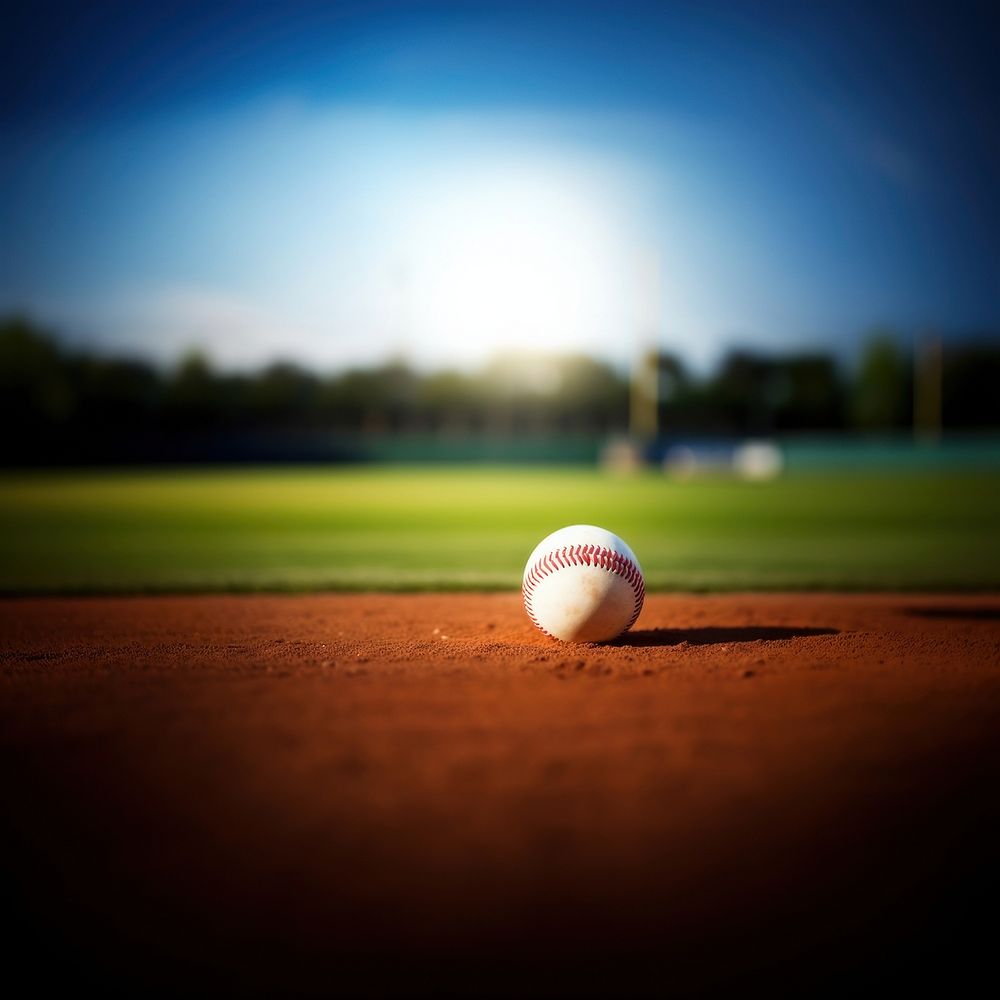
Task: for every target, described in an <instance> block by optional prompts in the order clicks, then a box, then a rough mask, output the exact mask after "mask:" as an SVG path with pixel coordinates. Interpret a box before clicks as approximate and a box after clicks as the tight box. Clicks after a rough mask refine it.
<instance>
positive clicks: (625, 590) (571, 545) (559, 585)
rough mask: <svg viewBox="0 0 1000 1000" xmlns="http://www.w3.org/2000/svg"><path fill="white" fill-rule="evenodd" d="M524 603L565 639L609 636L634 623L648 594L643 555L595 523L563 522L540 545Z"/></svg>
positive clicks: (527, 572)
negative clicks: (641, 562) (638, 556)
mask: <svg viewBox="0 0 1000 1000" xmlns="http://www.w3.org/2000/svg"><path fill="white" fill-rule="evenodd" d="M521 593H522V594H523V596H524V609H525V611H527V612H528V617H529V618H530V619H531V620H532V621H533V622H534V623H535V624H536V625H537V626H538V627H539V628H540V629H541V630H542V631H543V632H545V633H546V635H550V636H552V637H553V638H556V639H562V640H564V641H566V642H607V641H608V640H609V639H614V638H615V636H618V635H621V633H622V632H624V631H626V630H627V629H630V628H631V627H632V626H633V625H634V624H635V620H636V618H638V617H639V612H640V611H641V610H642V602H643V598H644V597H645V594H646V586H645V581H644V580H643V576H642V570H641V569H640V568H639V560H638V559H636V557H635V554H634V553H633V552H632V550H631V549H630V548H629V547H628V546H627V545H626V544H625V543H624V542H623V541H622V540H621V539H620V538H619V537H618V536H617V535H613V534H612V533H611V532H610V531H605V530H604V528H595V527H594V526H593V525H591V524H574V525H571V526H570V527H568V528H560V529H559V530H558V531H554V532H553V533H552V534H551V535H549V536H548V537H547V538H543V539H542V541H541V542H539V543H538V545H537V546H535V550H534V552H532V553H531V555H530V556H529V557H528V563H527V565H526V566H525V567H524V578H523V580H522V582H521Z"/></svg>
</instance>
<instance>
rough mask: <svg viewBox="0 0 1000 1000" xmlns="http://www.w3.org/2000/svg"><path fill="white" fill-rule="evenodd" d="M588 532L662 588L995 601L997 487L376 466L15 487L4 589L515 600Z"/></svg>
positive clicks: (49, 479)
mask: <svg viewBox="0 0 1000 1000" xmlns="http://www.w3.org/2000/svg"><path fill="white" fill-rule="evenodd" d="M573 522H591V523H596V524H600V525H603V526H605V527H607V528H610V529H611V530H612V531H615V532H617V533H619V534H621V535H622V536H623V537H624V538H625V539H626V540H627V541H628V542H629V543H630V544H631V545H632V547H633V548H634V549H635V551H636V553H637V555H638V556H639V559H640V561H641V562H642V564H643V568H644V569H645V571H646V577H647V581H648V584H649V586H650V587H651V588H652V589H663V590H671V589H743V588H747V589H751V588H786V587H787V588H824V587H828V588H839V589H860V588H900V589H917V588H962V589H977V588H978V589H985V588H1000V475H996V474H988V473H978V474H971V473H970V474H960V473H948V474H936V475H929V474H917V473H912V474H905V475H901V474H894V475H881V476H879V475H870V474H865V475H863V476H861V475H838V476H826V475H824V476H818V475H808V476H807V475H804V474H802V475H791V476H786V477H784V478H782V479H779V480H776V481H773V482H770V483H743V482H738V481H734V480H729V479H721V478H720V479H703V480H695V481H689V482H675V481H672V480H670V479H667V478H665V477H663V476H661V475H658V474H655V473H649V474H645V475H641V476H637V477H634V478H616V477H614V476H611V475H607V474H602V473H599V472H596V471H589V470H581V469H557V470H533V469H509V468H482V467H478V468H477V467H467V468H426V467H424V468H405V467H394V468H386V467H378V468H361V469H359V468H350V469H344V468H337V469H307V470H302V469H294V470H289V469H232V470H208V471H206V470H193V471H176V470H167V471H138V472H137V471H125V472H44V473H30V474H29V473H18V474H7V475H6V476H4V477H3V478H2V479H0V590H2V591H3V592H5V593H39V592H100V591H117V592H122V591H124V592H129V591H191V590H258V589H261V590H311V589H322V588H336V589H390V590H406V589H432V588H441V589H462V588H509V587H510V588H512V587H517V586H519V584H520V577H521V571H522V568H523V565H524V562H525V559H526V558H527V556H528V553H529V552H530V551H531V549H532V547H533V546H534V545H535V543H536V542H537V541H539V540H540V539H541V538H542V537H543V536H544V535H545V534H547V533H548V532H550V531H552V530H554V529H555V528H558V527H561V526H562V525H564V524H569V523H573Z"/></svg>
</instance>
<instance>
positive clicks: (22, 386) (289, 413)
mask: <svg viewBox="0 0 1000 1000" xmlns="http://www.w3.org/2000/svg"><path fill="white" fill-rule="evenodd" d="M646 364H647V368H648V373H649V374H650V375H651V379H652V381H650V380H643V383H642V384H646V385H647V389H646V391H653V390H652V389H651V388H649V386H650V385H655V395H656V399H657V400H658V402H657V409H658V414H657V416H658V425H659V427H660V429H661V432H662V433H664V434H668V435H674V434H681V435H683V434H730V435H754V434H772V433H782V432H794V431H847V430H854V431H902V430H906V429H908V428H910V427H911V426H912V420H913V411H914V395H915V391H916V390H915V381H914V361H913V356H912V353H911V351H910V350H908V349H907V348H906V347H905V346H904V343H903V341H902V340H901V339H900V338H899V337H897V336H894V335H892V334H891V333H889V332H883V333H881V334H878V335H875V336H873V337H872V338H871V339H870V340H869V341H868V343H867V346H866V348H865V349H864V351H863V353H862V356H861V359H860V362H859V363H858V364H857V366H855V367H854V368H852V369H848V368H845V367H844V366H843V365H841V364H838V363H837V361H836V360H835V359H834V358H832V357H830V356H829V355H826V354H823V353H805V354H803V353H797V354H790V355H764V354H760V353H754V352H752V351H747V350H742V351H734V352H732V353H730V354H728V355H727V356H725V357H724V358H723V359H722V360H721V362H720V363H719V365H718V366H717V367H716V369H715V370H714V371H712V372H710V373H708V374H707V375H697V374H695V373H693V372H691V371H690V369H688V368H687V367H686V366H685V365H684V363H683V362H682V360H681V359H680V358H678V357H676V356H675V355H672V354H667V353H657V354H654V355H651V356H650V357H649V358H647V359H646ZM931 376H932V377H933V378H936V379H938V381H939V383H940V384H939V390H940V412H941V415H942V421H943V425H944V428H945V430H950V429H971V428H985V427H997V426H998V425H1000V407H998V406H997V403H996V402H995V386H996V385H997V384H998V383H1000V346H998V344H997V341H996V339H993V340H992V341H991V340H989V339H982V338H981V339H979V340H976V341H970V342H968V343H964V344H959V345H949V346H948V347H947V349H946V350H945V351H944V354H943V358H942V361H941V364H940V370H939V371H938V372H936V373H934V372H932V373H931ZM918 388H919V385H918V386H917V389H918ZM633 391H634V387H633V386H632V385H631V384H630V380H629V377H628V375H627V374H626V373H623V372H621V371H618V370H617V369H616V368H615V367H613V366H612V365H610V364H607V363H605V362H602V361H599V360H596V359H594V358H590V357H586V356H583V355H566V356H549V357H541V358H533V359H532V360H531V361H530V362H529V361H527V359H526V358H524V357H519V356H518V355H515V354H508V355H503V356H500V357H497V358H496V359H495V360H494V361H492V362H491V363H490V364H488V365H486V366H485V367H484V368H482V369H481V370H480V371H477V372H461V371H437V372H429V373H428V372H421V371H419V370H417V369H415V368H413V367H411V366H410V365H408V364H407V363H405V362H404V361H400V360H395V361H389V362H386V363H385V364H382V365H379V366H375V367H370V368H354V369H350V370H346V371H340V372H335V373H330V374H321V373H317V372H314V371H311V370H308V369H306V368H304V367H302V366H299V365H296V364H293V363H290V362H279V363H275V364H271V365H268V366H266V367H263V368H261V369H260V370H257V371H253V372H241V373H234V372H224V371H220V370H217V369H215V368H213V366H212V365H211V364H210V362H209V361H208V360H207V359H206V358H205V357H204V356H202V355H198V354H191V355H189V356H187V357H185V358H183V359H182V360H181V361H180V362H179V363H178V364H176V365H175V366H174V367H172V368H169V369H164V368H160V367H157V366H155V365H153V364H151V363H149V362H147V361H142V360H137V359H134V358H121V357H108V356H104V355H100V354H97V353H95V352H92V351H87V350H83V349H78V348H70V347H68V346H66V345H65V344H63V343H62V342H61V341H60V340H59V339H58V338H57V337H55V336H53V335H52V334H51V333H49V332H47V331H45V330H43V329H40V328H39V327H38V326H36V325H35V324H33V323H32V322H30V321H29V320H27V319H25V318H22V317H8V318H6V319H4V320H0V409H2V410H3V415H4V418H5V424H4V426H5V427H6V428H7V429H8V434H7V437H8V446H7V449H6V451H7V453H8V455H9V454H10V452H11V449H12V443H11V441H10V439H11V438H16V439H18V440H17V442H14V445H15V447H14V450H15V451H16V450H18V448H24V447H27V446H30V444H31V442H32V440H33V438H37V439H44V440H47V441H52V440H57V439H58V438H59V435H60V434H61V433H65V432H68V431H70V430H72V433H73V434H74V435H76V436H77V437H79V436H81V435H90V436H96V435H101V436H104V437H105V438H106V439H107V438H109V437H110V438H114V436H115V435H124V434H129V435H135V434H137V433H141V432H143V431H150V432H151V431H155V432H156V433H157V434H159V435H160V436H161V437H162V436H163V435H169V434H193V433H205V432H220V431H248V430H267V429H271V430H273V429H285V430H299V431H306V430H312V431H320V430H324V431H334V432H343V433H350V434H359V433H372V434H379V433H382V434H392V433H397V434H398V433H411V432H416V433H431V434H440V433H444V434H447V433H461V434H471V435H488V434H496V435H523V434H531V433H536V432H545V433H549V434H563V433H579V434H593V435H605V434H610V433H615V432H622V431H625V430H627V428H628V426H629V408H630V393H632V392H633Z"/></svg>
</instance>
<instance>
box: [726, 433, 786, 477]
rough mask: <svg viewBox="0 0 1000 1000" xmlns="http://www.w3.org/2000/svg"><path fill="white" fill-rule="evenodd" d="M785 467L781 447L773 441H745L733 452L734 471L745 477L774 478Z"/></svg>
mask: <svg viewBox="0 0 1000 1000" xmlns="http://www.w3.org/2000/svg"><path fill="white" fill-rule="evenodd" d="M784 467H785V459H784V456H783V455H782V454H781V449H780V448H779V447H778V446H777V445H776V444H774V443H773V442H772V441H745V442H744V443H743V444H741V445H740V446H739V447H738V448H737V449H736V451H734V452H733V471H734V472H735V473H736V474H737V475H738V476H740V477H742V478H743V479H753V480H758V481H760V480H765V479H774V478H775V477H776V476H779V475H781V471H782V469H784Z"/></svg>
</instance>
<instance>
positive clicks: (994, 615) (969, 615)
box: [903, 605, 1000, 622]
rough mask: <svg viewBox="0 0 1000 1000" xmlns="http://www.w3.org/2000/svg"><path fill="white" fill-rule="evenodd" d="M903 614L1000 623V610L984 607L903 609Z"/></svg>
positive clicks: (917, 616)
mask: <svg viewBox="0 0 1000 1000" xmlns="http://www.w3.org/2000/svg"><path fill="white" fill-rule="evenodd" d="M903 614H907V615H912V616H913V617H914V618H951V619H955V620H956V621H980V622H1000V608H991V607H987V606H984V605H972V606H970V607H966V608H962V607H930V608H903Z"/></svg>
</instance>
